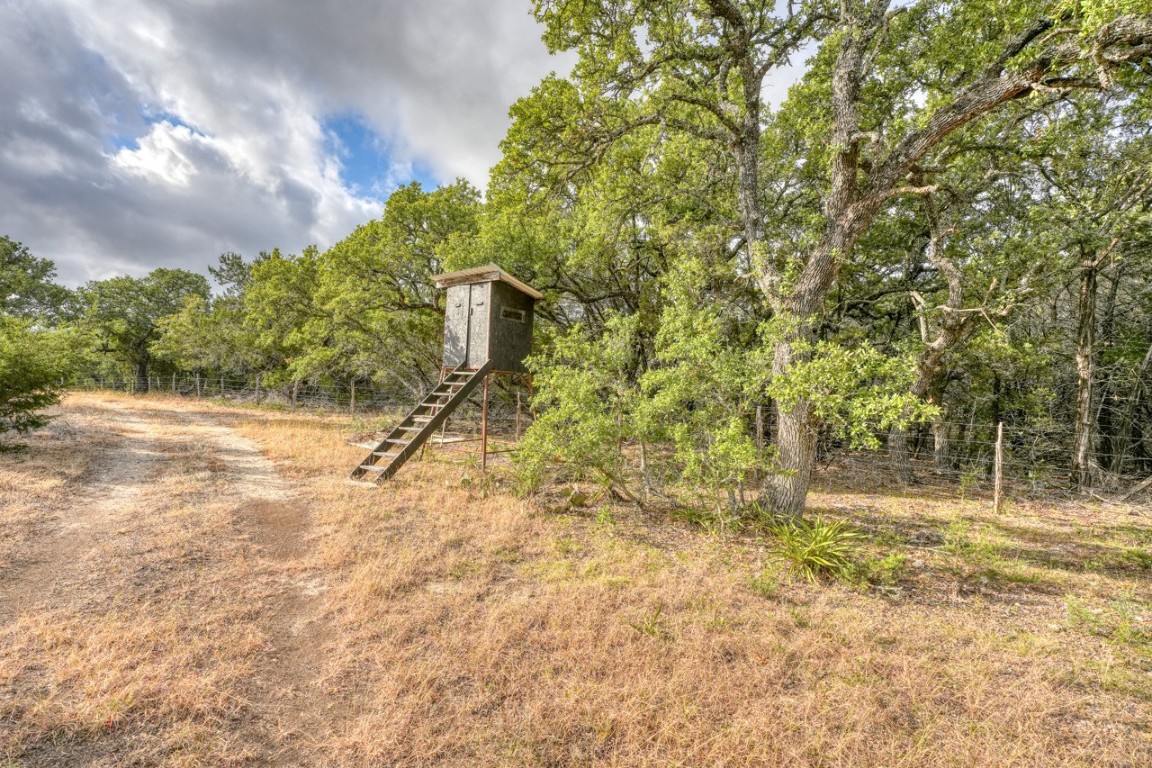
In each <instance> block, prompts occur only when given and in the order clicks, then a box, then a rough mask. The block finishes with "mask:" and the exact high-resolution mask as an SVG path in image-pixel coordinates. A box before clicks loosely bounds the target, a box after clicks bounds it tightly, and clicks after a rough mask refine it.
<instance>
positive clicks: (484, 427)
mask: <svg viewBox="0 0 1152 768" xmlns="http://www.w3.org/2000/svg"><path fill="white" fill-rule="evenodd" d="M480 471H481V472H487V471H488V374H484V394H482V395H481V396H480Z"/></svg>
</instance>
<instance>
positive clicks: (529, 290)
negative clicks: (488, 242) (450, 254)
mask: <svg viewBox="0 0 1152 768" xmlns="http://www.w3.org/2000/svg"><path fill="white" fill-rule="evenodd" d="M432 279H433V280H435V281H436V287H437V288H447V287H449V286H452V285H470V284H472V283H491V282H495V281H497V280H500V281H501V282H505V283H508V285H510V286H512V287H513V288H515V289H516V290H518V291H520V292H522V293H526V294H528V295H529V296H531V297H532V298H534V299H542V298H544V294H542V293H540V291H538V290H536V289H535V288H533V287H532V286H530V285H528V284H527V283H525V282H523V281H521V280H517V279H516V278H515V277H513V276H512V275H510V274H508V273H507V272H505V271H504V270H502V269H500V267H498V266H496V265H495V264H485V265H484V266H482V267H472V268H471V269H462V270H460V271H459V272H446V273H444V274H442V275H433V276H432Z"/></svg>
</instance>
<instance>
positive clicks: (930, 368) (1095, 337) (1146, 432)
mask: <svg viewBox="0 0 1152 768" xmlns="http://www.w3.org/2000/svg"><path fill="white" fill-rule="evenodd" d="M533 7H534V12H535V14H536V16H537V18H538V20H539V21H540V22H541V23H542V24H543V26H544V29H545V42H546V43H547V44H548V45H549V46H550V48H551V49H553V50H556V51H560V50H567V51H573V52H575V54H576V56H577V64H576V66H575V68H574V70H573V71H572V73H571V74H570V75H568V76H566V77H561V76H556V75H553V76H550V77H548V78H546V79H545V80H544V81H542V82H541V83H540V84H539V85H537V87H536V88H534V89H533V90H532V92H531V93H530V94H528V95H526V96H525V97H523V98H522V99H520V100H519V101H518V102H517V103H516V104H515V105H514V106H513V107H512V110H511V116H512V125H511V128H510V129H509V131H508V134H507V136H506V137H505V139H504V141H503V143H502V145H501V148H502V158H501V160H500V161H499V162H498V163H497V165H496V166H495V167H494V168H493V169H492V171H491V175H490V179H489V182H488V187H487V191H486V193H485V194H483V195H481V194H480V193H479V192H478V191H477V190H476V189H474V188H473V187H472V186H470V185H469V184H468V183H467V182H465V181H462V180H458V181H457V182H455V183H453V184H449V185H445V186H442V187H440V188H438V189H435V190H430V191H426V190H424V189H422V188H421V187H420V186H419V185H418V184H415V183H414V184H411V185H409V186H406V187H403V188H401V189H399V190H398V191H396V192H395V193H394V194H393V195H392V196H391V197H390V198H389V199H388V201H387V203H386V205H385V208H384V210H383V213H382V215H381V217H380V218H379V219H376V220H373V221H371V222H368V223H366V224H364V225H363V226H361V227H359V228H357V229H356V230H355V231H354V232H352V233H351V234H349V235H348V237H346V238H345V239H344V240H342V241H341V242H339V243H337V244H336V245H334V246H332V247H331V248H329V249H328V250H326V251H321V250H319V249H318V248H315V247H312V248H307V249H305V250H304V251H303V252H301V253H299V254H282V253H281V252H279V251H277V250H271V251H268V252H265V253H261V254H258V255H256V256H254V257H250V258H245V257H242V256H241V255H238V254H234V253H227V254H224V255H222V256H220V257H219V260H218V262H217V263H216V264H215V265H214V266H212V267H211V268H209V273H210V275H211V276H212V278H213V279H214V281H215V282H216V284H217V286H218V289H217V290H216V291H215V293H213V292H212V291H211V290H210V284H209V282H208V281H207V279H206V278H205V277H203V276H200V275H196V274H193V273H190V272H185V271H182V270H163V269H161V270H156V271H154V272H153V273H151V274H150V275H148V276H146V277H144V278H138V279H137V278H126V277H125V278H114V279H111V280H105V281H95V282H92V283H89V284H88V285H86V286H83V287H81V288H79V289H77V290H76V291H74V292H67V291H63V289H60V288H59V286H56V285H54V283H53V282H52V279H51V278H52V269H51V265H50V264H47V263H46V262H44V261H43V260H39V259H35V258H34V257H32V256H31V255H30V254H28V253H27V250H26V249H23V247H22V246H19V244H17V243H14V241H11V240H5V241H4V242H5V246H4V247H5V251H4V253H5V254H8V255H5V256H4V262H3V265H4V276H3V277H2V278H0V279H2V280H3V281H4V283H3V285H2V290H0V299H2V300H3V301H4V302H5V304H4V306H3V308H2V309H3V313H4V316H5V326H4V328H5V334H9V335H12V336H13V338H14V337H15V335H17V334H21V333H22V334H25V335H26V334H42V335H46V336H50V337H51V338H53V339H56V340H57V341H58V342H59V343H60V344H62V345H66V346H69V348H70V349H72V350H74V352H73V357H74V364H73V369H74V370H80V369H84V370H87V371H89V372H91V371H94V370H97V369H101V370H107V371H112V370H121V371H131V373H132V375H134V376H135V377H136V378H137V379H138V380H139V381H140V382H141V384H140V388H141V389H146V388H147V381H148V376H149V372H150V371H156V372H157V373H159V374H166V373H170V372H177V371H179V372H193V371H195V372H202V373H204V374H205V375H221V374H227V375H230V376H246V375H253V376H254V375H256V374H260V375H261V376H263V377H264V383H265V385H266V386H269V387H291V386H293V384H295V383H299V382H321V381H330V382H341V383H349V382H359V383H360V384H361V386H365V387H372V388H376V389H377V390H378V391H386V392H389V393H395V394H396V395H397V396H409V397H415V396H416V395H417V394H418V393H420V392H421V391H422V390H424V389H425V388H427V387H428V386H429V385H430V384H431V383H433V382H434V381H435V378H436V376H437V373H438V367H439V354H440V333H441V329H442V318H443V305H442V298H441V297H440V296H439V295H438V294H437V293H436V291H435V290H434V289H433V287H432V285H431V281H430V277H431V276H432V275H434V274H436V273H437V272H440V271H446V270H451V269H458V268H464V267H468V266H474V265H477V264H483V263H487V262H490V261H494V262H497V263H499V264H500V265H501V266H502V267H504V268H505V269H506V270H508V271H510V272H512V273H513V274H516V275H517V276H519V277H521V278H522V279H524V280H526V281H527V282H529V283H531V284H532V285H533V286H535V287H536V288H538V289H539V290H541V291H543V292H544V293H545V295H546V299H545V300H544V301H543V302H542V303H541V305H540V306H539V310H538V318H539V322H538V327H537V345H536V349H537V355H536V357H535V359H534V360H533V364H532V365H533V369H534V371H535V374H536V387H537V398H536V406H537V408H538V411H539V417H538V418H537V420H536V422H535V423H534V424H533V426H532V427H531V429H530V430H529V431H528V433H527V435H526V438H525V442H524V444H523V450H521V451H520V452H519V453H518V454H517V470H518V477H519V478H520V480H521V483H522V486H523V488H524V490H525V491H530V490H532V489H534V488H536V487H539V486H540V485H541V484H546V483H549V482H552V481H554V480H555V479H557V478H577V477H578V478H590V479H594V480H595V481H597V482H600V483H602V484H604V485H605V486H606V487H608V488H612V489H615V490H616V491H617V492H618V493H620V494H622V495H625V496H627V497H630V498H633V499H637V500H643V499H645V498H646V497H647V493H648V488H649V487H650V486H651V485H652V484H653V479H654V478H657V477H658V479H659V480H660V482H659V485H660V487H661V488H664V489H666V491H668V492H670V493H672V494H674V495H676V496H677V497H678V498H679V499H680V500H682V501H683V500H685V499H689V498H690V499H695V502H694V503H700V504H713V503H717V501H716V500H717V499H719V500H720V502H719V503H727V504H729V505H730V507H731V508H733V509H737V510H760V511H770V512H773V513H776V514H782V515H786V516H794V515H798V514H800V512H801V511H802V509H803V504H804V499H805V497H806V495H807V491H808V483H809V481H810V478H811V475H812V470H813V467H814V464H815V461H816V456H817V450H818V443H819V442H820V440H821V439H825V440H826V439H834V440H839V441H842V442H843V443H845V444H848V445H876V444H878V443H881V442H882V443H883V445H884V446H885V447H886V449H887V451H888V453H889V455H890V456H891V460H892V465H893V469H894V471H895V472H896V473H897V475H898V476H899V477H900V478H901V479H902V480H904V481H911V480H913V479H914V477H913V468H912V464H911V462H910V461H909V456H910V454H911V452H912V451H913V450H914V449H917V448H921V447H922V446H925V445H927V446H929V448H928V450H929V451H930V453H931V456H932V460H933V461H934V462H935V463H936V464H937V465H938V466H940V467H942V468H943V467H948V466H949V465H950V464H952V463H954V462H955V461H956V450H955V446H956V445H957V444H959V443H962V442H963V441H965V440H967V439H971V438H972V434H971V431H972V430H975V429H977V425H983V424H994V423H997V422H1008V423H1012V424H1027V425H1032V426H1035V427H1037V428H1044V427H1046V426H1051V427H1052V428H1061V429H1063V428H1067V429H1068V430H1069V431H1070V436H1069V439H1068V440H1066V441H1064V442H1062V443H1060V445H1059V448H1060V450H1061V451H1063V453H1064V455H1062V456H1061V457H1060V460H1061V461H1062V462H1063V463H1064V464H1065V465H1066V467H1067V470H1068V475H1069V482H1070V483H1071V484H1073V485H1074V486H1075V487H1081V488H1084V487H1093V486H1097V485H1100V484H1105V483H1108V482H1112V481H1114V480H1115V479H1116V478H1118V477H1124V476H1145V475H1147V474H1149V472H1152V258H1150V257H1149V256H1150V252H1152V209H1150V205H1152V171H1150V165H1149V163H1148V160H1147V158H1148V157H1149V156H1152V155H1150V150H1152V135H1150V131H1152V101H1150V96H1149V93H1150V92H1149V89H1148V87H1147V86H1148V84H1149V75H1150V74H1152V66H1150V64H1149V60H1150V58H1152V4H1150V3H1148V2H1147V0H1111V1H1110V2H1102V1H1101V2H1090V1H1085V0H1056V1H1052V2H1039V3H1038V2H1014V1H1012V0H1009V1H1008V2H1004V1H1003V0H996V1H993V0H987V1H986V2H981V1H975V2H965V3H940V2H935V1H929V0H924V1H922V2H913V3H893V2H888V1H885V0H839V1H838V2H789V3H779V2H775V0H691V1H689V0H659V1H651V0H579V2H577V1H576V0H537V1H536V2H535V3H534V6H533ZM803 58H806V59H807V69H806V71H805V73H804V75H803V76H802V77H801V78H800V80H799V81H798V82H797V83H796V84H795V85H794V86H792V87H791V89H790V90H789V91H788V94H787V97H786V98H784V99H783V100H782V101H781V103H779V104H770V103H768V102H767V101H766V95H765V94H766V93H767V91H766V85H768V84H771V83H772V82H773V81H774V79H775V78H778V77H781V76H782V75H783V72H784V68H785V67H786V66H788V65H789V63H790V62H793V61H794V60H796V59H803ZM5 297H6V298H5ZM56 359H62V358H61V357H60V356H57V357H56ZM51 374H52V376H55V377H56V379H57V380H58V379H59V377H60V373H59V371H51ZM757 405H760V406H762V407H763V406H767V407H768V408H769V409H770V410H771V411H772V415H771V418H770V419H769V430H770V433H771V434H769V435H768V438H767V439H766V440H763V441H758V440H757V439H756V435H755V425H754V424H753V423H752V421H751V417H750V414H752V413H753V412H754V411H755V409H756V406H757ZM638 466H639V467H641V468H642V469H640V471H637V467H638Z"/></svg>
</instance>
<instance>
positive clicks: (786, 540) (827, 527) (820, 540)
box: [768, 517, 861, 581]
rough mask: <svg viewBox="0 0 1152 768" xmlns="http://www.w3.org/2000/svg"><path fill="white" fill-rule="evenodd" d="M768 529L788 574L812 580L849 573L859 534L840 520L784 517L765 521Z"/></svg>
mask: <svg viewBox="0 0 1152 768" xmlns="http://www.w3.org/2000/svg"><path fill="white" fill-rule="evenodd" d="M768 529H769V531H770V532H771V534H772V536H773V537H775V539H776V552H777V554H778V555H779V556H780V557H782V558H783V559H784V561H785V562H786V563H787V565H788V570H789V572H790V573H791V574H792V576H802V577H803V578H805V579H807V580H808V581H816V580H817V579H818V578H821V577H831V578H843V577H846V576H848V575H849V574H850V573H851V572H852V568H853V558H854V556H855V555H856V553H857V550H858V542H859V540H860V538H861V534H860V533H859V532H858V531H855V530H853V529H852V528H850V527H848V524H847V523H845V522H844V521H843V520H827V519H825V518H822V517H814V518H812V519H810V520H803V519H797V518H785V519H782V520H775V521H773V522H771V523H769V525H768Z"/></svg>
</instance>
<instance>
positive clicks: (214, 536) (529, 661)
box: [0, 394, 1152, 766]
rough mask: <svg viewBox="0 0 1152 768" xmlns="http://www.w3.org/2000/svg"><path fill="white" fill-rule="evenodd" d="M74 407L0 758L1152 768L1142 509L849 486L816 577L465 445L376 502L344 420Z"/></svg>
mask: <svg viewBox="0 0 1152 768" xmlns="http://www.w3.org/2000/svg"><path fill="white" fill-rule="evenodd" d="M60 414H61V415H60V418H58V419H57V420H56V421H55V422H54V423H53V425H52V426H51V427H49V428H48V429H46V430H43V431H42V432H40V433H38V434H36V435H34V436H32V437H31V438H30V439H29V440H28V441H27V442H28V443H29V448H28V450H27V451H26V452H24V453H22V454H19V455H15V456H13V455H0V765H5V764H8V765H13V766H16V765H20V766H24V765H28V766H40V765H44V766H48V765H69V766H71V765H94V766H95V765H99V766H112V765H116V766H119V765H133V766H138V765H139V766H144V765H165V766H168V765H188V766H191V765H203V766H220V765H302V766H303V765H309V766H310V765H318V766H365V765H372V766H433V765H435V766H585V765H603V766H775V765H781V766H784V765H788V766H1072V765H1077V766H1079V765H1083V766H1146V765H1152V588H1150V583H1152V519H1150V518H1149V516H1148V510H1146V509H1140V508H1138V507H1121V506H1106V505H1073V504H1062V505H1044V504H1033V503H1028V504H1023V503H1017V504H1010V505H1009V507H1008V509H1007V510H1006V511H1005V512H1004V513H1002V514H999V515H996V514H993V513H992V512H991V510H990V508H989V504H988V503H987V501H986V500H980V499H973V500H968V501H962V502H961V501H956V500H954V499H947V498H931V497H926V495H925V494H924V493H920V494H919V495H917V494H916V492H915V491H910V492H905V491H897V490H891V489H889V490H884V489H883V488H872V489H870V488H868V487H867V486H865V485H862V484H860V483H857V484H856V486H855V487H836V486H831V485H829V484H828V482H829V481H828V478H824V480H823V482H824V485H823V486H820V487H819V488H818V490H817V491H816V492H815V493H814V494H813V495H812V497H811V499H810V507H811V508H812V509H813V511H814V512H818V513H820V514H823V515H825V516H828V517H831V518H846V519H848V520H850V521H851V522H852V524H853V525H854V526H856V527H857V528H858V529H859V530H861V531H862V532H863V533H864V534H865V538H864V540H863V543H862V545H861V548H860V551H859V552H858V554H857V556H856V567H855V569H854V570H853V574H852V575H851V576H850V577H849V578H847V579H845V580H843V581H838V582H823V583H812V584H810V583H808V582H805V581H803V580H799V581H796V580H792V579H790V578H789V577H788V575H787V569H786V567H785V564H784V563H783V562H781V561H780V559H779V558H778V557H777V556H776V554H775V552H774V548H773V545H772V541H771V539H770V538H766V537H764V536H760V535H756V534H755V533H753V532H749V531H745V532H742V533H735V534H733V533H731V532H728V533H717V532H714V531H712V532H710V531H709V530H707V529H705V528H704V527H701V526H699V525H695V524H693V523H691V522H686V521H685V520H684V518H685V517H686V516H685V515H682V514H679V515H673V514H669V513H666V512H647V513H642V512H640V511H638V510H636V509H634V508H631V507H629V506H626V505H621V504H614V503H607V502H604V503H599V502H597V503H592V504H590V505H587V506H583V507H578V508H572V507H571V506H570V505H566V504H565V503H564V502H563V501H562V500H561V499H560V497H559V496H556V497H555V498H547V499H539V500H535V501H523V500H520V499H517V498H514V497H513V496H511V495H510V494H509V493H508V492H507V491H506V487H507V485H506V483H505V482H504V480H503V479H502V475H501V472H502V470H501V468H500V467H499V466H497V467H496V468H495V469H494V470H493V471H492V472H491V473H490V474H489V475H488V476H486V477H485V476H482V475H481V474H480V473H479V471H478V470H477V468H476V466H475V462H474V461H472V462H470V461H469V460H467V459H466V458H464V457H462V456H461V455H460V454H454V455H452V456H451V457H449V456H447V455H445V454H441V453H438V452H436V451H429V453H428V456H427V458H426V460H425V461H423V462H420V463H413V464H410V465H409V466H407V467H406V468H405V469H404V470H403V471H402V472H401V473H400V474H399V475H398V476H397V478H396V479H395V480H394V481H392V482H391V483H390V484H388V485H387V486H385V487H383V488H380V489H365V488H362V487H355V486H351V485H349V484H347V483H346V482H345V477H346V475H347V472H348V470H349V469H350V468H351V467H352V466H353V465H354V464H355V463H356V461H357V460H358V459H359V458H360V454H361V449H357V448H354V447H349V446H348V445H347V438H348V437H349V435H351V434H352V433H353V432H355V431H357V430H359V429H362V428H363V425H362V424H354V423H353V422H352V421H351V420H350V419H348V418H345V417H334V416H322V415H316V414H307V413H299V412H298V413H288V412H277V411H271V410H257V409H238V408H229V407H226V406H223V405H220V406H212V405H205V404H202V403H188V402H186V401H181V400H176V399H165V398H130V397H127V396H114V395H103V394H84V395H74V396H71V397H70V398H69V399H68V400H67V401H66V403H65V404H64V405H63V406H62V407H61V409H60ZM449 459H451V460H449ZM840 480H841V482H843V478H841V479H840ZM875 485H880V484H878V483H876V484H875ZM4 761H7V763H5V762H4Z"/></svg>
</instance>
